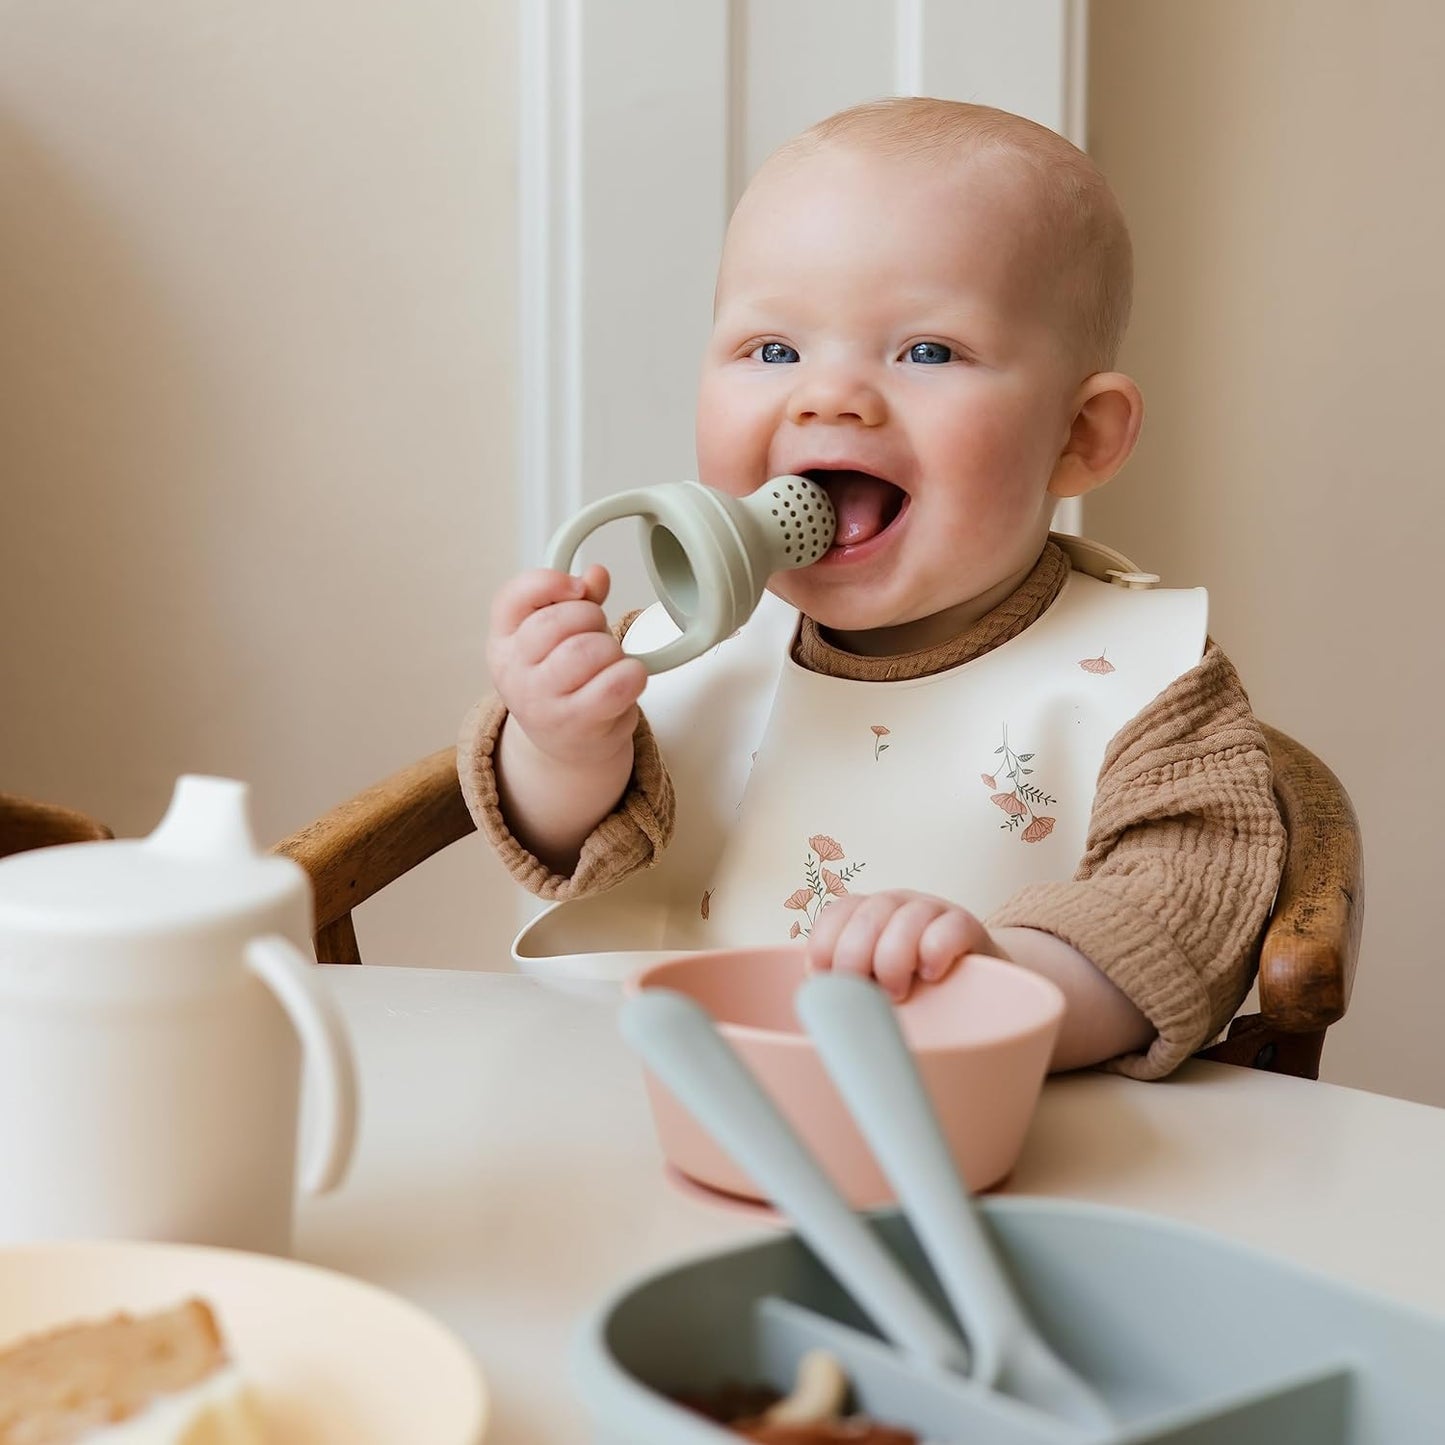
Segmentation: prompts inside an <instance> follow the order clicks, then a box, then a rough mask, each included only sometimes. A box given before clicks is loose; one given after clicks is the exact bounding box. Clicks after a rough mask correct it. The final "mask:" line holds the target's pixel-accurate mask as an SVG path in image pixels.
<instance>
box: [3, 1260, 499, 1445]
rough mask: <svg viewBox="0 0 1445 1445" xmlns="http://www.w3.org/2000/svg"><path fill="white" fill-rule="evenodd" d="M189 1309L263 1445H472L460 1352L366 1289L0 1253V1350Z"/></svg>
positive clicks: (269, 1269)
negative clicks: (232, 1373) (220, 1353)
mask: <svg viewBox="0 0 1445 1445" xmlns="http://www.w3.org/2000/svg"><path fill="white" fill-rule="evenodd" d="M191 1297H197V1298H200V1299H203V1300H204V1301H205V1302H206V1303H207V1304H208V1305H210V1307H211V1308H212V1310H213V1311H214V1312H215V1315H216V1318H217V1320H218V1322H219V1324H220V1326H221V1330H222V1333H223V1334H224V1335H225V1337H226V1341H227V1343H228V1345H229V1346H230V1351H231V1355H232V1358H233V1359H234V1360H235V1362H236V1364H237V1365H238V1366H239V1367H240V1369H241V1372H242V1374H243V1375H244V1376H245V1378H246V1380H247V1381H248V1382H249V1383H250V1384H251V1385H252V1387H253V1388H254V1391H255V1394H256V1398H257V1402H258V1404H259V1406H260V1408H261V1411H262V1414H263V1416H264V1418H265V1421H266V1424H267V1426H268V1427H269V1429H270V1430H271V1432H272V1434H271V1440H272V1441H273V1442H274V1445H401V1442H405V1445H481V1441H482V1437H483V1433H484V1429H485V1426H486V1420H487V1394H486V1388H485V1386H484V1384H483V1382H482V1377H481V1373H480V1371H479V1370H478V1369H477V1365H476V1362H475V1361H474V1360H473V1358H472V1356H471V1354H470V1353H469V1351H468V1350H467V1349H466V1347H465V1346H464V1345H463V1344H462V1343H461V1341H460V1340H458V1339H457V1338H456V1336H454V1335H453V1334H452V1333H451V1332H450V1331H449V1330H447V1329H445V1328H443V1327H442V1326H441V1325H440V1324H438V1323H437V1322H436V1321H435V1320H434V1319H432V1318H431V1316H430V1315H427V1314H424V1313H423V1312H422V1311H421V1310H419V1309H417V1308H416V1307H415V1306H413V1305H410V1304H407V1303H406V1302H405V1301H404V1300H400V1299H398V1298H396V1296H394V1295H390V1294H387V1293H386V1292H385V1291H383V1290H379V1289H377V1288H375V1287H374V1286H373V1285H369V1284H363V1283H362V1282H361V1281H360V1280H355V1279H351V1278H349V1277H348V1276H346V1275H342V1274H336V1273H333V1272H332V1271H330V1270H325V1269H318V1268H316V1267H315V1266H313V1265H306V1264H298V1263H296V1262H294V1261H292V1260H285V1259H273V1258H271V1257H270V1256H268V1255H260V1254H243V1253H241V1252H239V1251H234V1250H224V1249H206V1248H201V1247H198V1246H193V1245H177V1244H142V1243H130V1242H121V1241H116V1242H96V1243H88V1242H87V1243H70V1242H65V1243H57V1244H34V1245H16V1246H11V1247H8V1248H4V1249H0V1348H4V1347H6V1346H8V1345H10V1344H12V1343H16V1342H18V1341H19V1340H20V1339H21V1338H23V1337H25V1336H28V1335H32V1334H36V1333H38V1332H41V1331H45V1330H50V1329H55V1328H57V1327H59V1326H62V1325H68V1324H73V1323H78V1322H83V1321H87V1320H95V1319H100V1318H104V1317H105V1316H107V1315H113V1314H115V1313H117V1312H119V1311H125V1312H127V1313H130V1314H135V1313H139V1312H142V1311H152V1310H159V1309H167V1308H170V1307H171V1306H173V1305H176V1304H179V1303H181V1301H183V1300H185V1299H188V1298H191Z"/></svg>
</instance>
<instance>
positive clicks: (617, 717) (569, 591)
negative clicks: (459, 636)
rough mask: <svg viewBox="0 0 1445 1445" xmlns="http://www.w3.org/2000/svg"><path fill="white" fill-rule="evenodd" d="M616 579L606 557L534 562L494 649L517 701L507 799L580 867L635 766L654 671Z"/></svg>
mask: <svg viewBox="0 0 1445 1445" xmlns="http://www.w3.org/2000/svg"><path fill="white" fill-rule="evenodd" d="M608 586H609V580H608V576H607V572H606V569H605V568H602V567H595V566H594V567H590V568H588V570H587V573H586V575H585V576H583V577H571V576H568V575H566V574H565V573H562V572H553V571H546V570H539V571H535V572H528V573H524V574H523V575H522V576H521V577H518V578H515V579H514V580H513V581H512V582H510V583H508V584H507V585H506V586H505V587H503V588H502V590H501V592H499V593H498V595H497V600H496V602H495V604H494V605H493V608H492V623H491V631H490V635H489V637H488V643H487V660H488V663H489V664H490V666H491V671H492V678H493V681H494V682H495V684H496V688H497V693H498V695H499V696H500V698H501V700H502V702H503V703H504V704H505V705H506V708H507V718H506V721H505V723H504V724H503V726H502V730H501V734H500V736H499V737H498V739H497V743H496V747H495V751H494V756H493V766H494V768H495V773H496V786H497V794H498V801H499V805H500V808H501V812H502V815H503V817H504V818H505V819H506V821H507V824H508V826H509V827H510V829H511V832H512V834H513V836H514V837H515V838H516V839H517V841H518V842H519V843H521V844H522V845H523V847H525V848H527V849H528V850H530V852H531V853H532V854H533V855H534V856H535V857H537V858H538V859H539V860H541V862H543V863H544V864H546V865H547V866H548V867H549V868H551V869H552V870H553V871H554V872H557V873H570V872H571V871H572V869H573V868H575V866H576V864H577V859H578V856H579V853H580V851H581V848H582V844H583V842H584V841H585V840H586V839H587V837H588V836H589V835H590V834H591V833H592V832H593V830H594V829H595V828H596V827H597V825H598V824H599V823H600V822H601V821H602V819H603V818H605V817H607V815H608V814H609V813H611V812H612V811H613V809H614V808H615V807H616V806H617V804H618V802H619V800H620V799H621V798H622V796H623V794H624V793H625V792H626V791H627V786H628V781H629V779H630V778H631V776H632V769H633V761H634V751H633V732H634V730H635V729H636V727H637V722H638V708H637V700H638V698H639V697H640V696H641V695H642V689H643V687H644V685H645V684H646V681H647V673H646V670H645V669H644V667H643V665H642V663H640V662H639V661H638V660H637V659H636V658H632V657H628V656H627V655H626V654H625V653H624V652H623V650H622V646H621V644H620V643H619V642H618V641H617V639H616V638H615V637H614V636H613V635H612V633H611V631H610V630H609V629H608V626H607V619H606V617H605V615H604V614H603V611H602V603H603V602H604V601H606V598H607V591H608Z"/></svg>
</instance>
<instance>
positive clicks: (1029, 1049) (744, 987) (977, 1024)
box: [627, 946, 1064, 1209]
mask: <svg viewBox="0 0 1445 1445" xmlns="http://www.w3.org/2000/svg"><path fill="white" fill-rule="evenodd" d="M803 978H804V971H803V950H802V948H801V947H799V946H785V947H778V948H730V949H718V950H716V951H712V952H707V953H692V954H687V955H685V956H683V957H680V958H672V959H667V960H666V961H664V962H662V963H655V964H651V965H649V966H648V967H646V968H642V969H640V970H638V972H637V973H635V974H634V975H633V976H632V977H631V978H630V979H629V980H628V981H627V991H628V992H629V993H635V992H638V991H640V990H642V989H648V988H668V989H674V990H676V991H677V992H678V993H682V994H686V995H687V996H688V997H690V998H692V999H694V1000H696V1002H697V1003H699V1004H701V1005H702V1007H703V1008H704V1009H706V1010H707V1012H708V1013H709V1014H710V1015H711V1016H712V1018H713V1019H714V1020H715V1021H716V1022H717V1024H718V1026H719V1028H720V1029H721V1031H722V1033H723V1034H724V1035H725V1036H726V1038H727V1040H728V1042H729V1043H731V1044H732V1046H733V1048H734V1049H736V1050H737V1052H738V1053H739V1054H740V1055H741V1056H742V1058H743V1061H744V1062H745V1063H746V1064H747V1066H748V1067H749V1068H750V1069H751V1070H752V1072H753V1074H754V1075H755V1076H756V1077H757V1079H758V1081H759V1083H761V1084H762V1086H763V1087H764V1088H765V1089H766V1090H767V1091H768V1093H769V1094H771V1095H772V1097H773V1099H774V1100H775V1101H776V1103H777V1104H778V1106H779V1107H780V1108H781V1109H782V1111H783V1113H784V1114H785V1115H786V1116H787V1117H788V1120H789V1122H791V1124H792V1125H793V1127H794V1128H795V1129H796V1130H797V1131H798V1133H799V1134H800V1135H801V1136H802V1137H803V1139H804V1140H805V1141H806V1143H807V1145H808V1147H809V1148H810V1149H811V1150H812V1151H813V1153H814V1154H815V1155H816V1156H817V1158H818V1160H819V1162H820V1163H821V1164H822V1165H823V1167H824V1169H826V1170H827V1172H828V1173H829V1174H830V1175H831V1176H832V1178H833V1181H834V1183H836V1184H837V1185H838V1187H839V1188H840V1189H841V1190H842V1192H843V1194H844V1195H845V1196H846V1197H847V1199H848V1202H849V1203H850V1204H852V1205H853V1207H854V1208H855V1209H872V1208H875V1207H877V1206H879V1205H883V1204H888V1203H891V1202H892V1201H893V1192H892V1190H891V1189H889V1187H888V1184H887V1181H886V1180H885V1179H884V1178H883V1175H882V1174H881V1173H880V1171H879V1169H878V1166H877V1164H876V1163H875V1162H874V1159H873V1156H872V1154H871V1153H870V1152H869V1150H868V1146H867V1145H866V1144H865V1143H864V1142H863V1138H862V1136H861V1135H860V1134H859V1133H858V1129H857V1126H856V1125H855V1124H854V1123H853V1121H852V1119H851V1118H850V1117H849V1114H848V1111H847V1109H846V1108H845V1107H844V1104H843V1101H842V1099H841V1098H840V1097H839V1096H838V1094H837V1092H836V1090H835V1089H834V1088H833V1085H832V1082H831V1081H830V1080H829V1078H828V1076H827V1073H826V1072H825V1070H824V1068H823V1065H822V1061H821V1060H820V1059H819V1058H818V1055H817V1053H816V1051H815V1050H814V1048H813V1045H812V1042H811V1041H810V1040H809V1038H808V1036H807V1034H805V1033H804V1032H803V1030H802V1027H801V1025H799V1023H798V1022H797V1019H796V1017H795V1015H794V1013H793V993H794V991H795V990H796V989H797V987H798V985H799V984H800V983H801V982H802V981H803ZM1063 1014H1064V998H1063V995H1062V994H1061V993H1060V992H1059V990H1058V989H1057V988H1055V987H1054V985H1053V984H1051V983H1049V982H1048V980H1047V979H1042V978H1039V977H1038V976H1037V975H1036V974H1032V973H1028V972H1026V971H1025V970H1023V969H1021V968H1016V967H1014V966H1013V965H1012V964H1007V963H1002V962H1000V961H998V960H997V959H992V958H984V957H981V956H976V957H972V958H970V959H968V961H967V962H966V963H965V964H964V965H962V966H961V967H959V968H956V969H954V971H953V972H952V973H951V974H950V975H949V976H948V977H947V978H946V979H944V980H943V982H942V983H937V984H926V985H919V986H917V987H916V988H915V989H914V991H913V993H912V995H911V996H910V997H909V999H908V1000H907V1002H905V1003H903V1004H901V1005H900V1006H899V1009H898V1018H899V1022H900V1023H901V1024H902V1026H903V1033H904V1036H905V1037H906V1038H907V1040H908V1043H909V1045H910V1047H911V1048H912V1050H913V1053H914V1056H915V1058H916V1059H917V1061H918V1065H919V1069H920V1071H921V1072H922V1074H923V1080H924V1083H925V1084H926V1086H927V1088H928V1093H929V1097H930V1098H931V1099H932V1100H933V1107H934V1109H935V1110H936V1111H937V1112H938V1116H939V1120H940V1122H941V1123H942V1125H943V1131H944V1134H945V1135H946V1136H947V1139H948V1146H949V1149H950V1150H951V1151H952V1153H953V1157H954V1160H955V1161H956V1162H957V1164H958V1166H959V1168H960V1170H961V1172H962V1174H963V1177H964V1180H965V1181H966V1182H967V1184H968V1187H969V1188H970V1189H972V1190H981V1189H988V1188H990V1187H991V1186H993V1185H995V1184H997V1183H998V1182H999V1181H1000V1180H1002V1179H1003V1178H1004V1177H1005V1176H1006V1175H1007V1174H1008V1172H1009V1171H1010V1170H1011V1169H1012V1168H1013V1166H1014V1162H1015V1161H1016V1160H1017V1159H1018V1156H1019V1151H1020V1150H1021V1149H1022V1148H1023V1142H1024V1135H1025V1134H1026V1133H1027V1132H1028V1127H1029V1121H1030V1120H1031V1119H1032V1117H1033V1112H1034V1107H1035V1105H1036V1104H1037V1103H1038V1098H1039V1091H1040V1090H1041V1089H1042V1087H1043V1082H1044V1078H1045V1076H1046V1074H1047V1073H1048V1066H1049V1056H1050V1055H1051V1053H1052V1052H1053V1046H1054V1039H1055V1038H1056V1037H1057V1035H1058V1031H1059V1026H1060V1024H1061V1022H1062V1020H1063ZM647 1091H648V1097H649V1099H650V1101H651V1104H652V1115H653V1120H654V1122H655V1124H656V1126H657V1134H658V1138H659V1140H660V1142H661V1144H662V1152H663V1153H664V1155H666V1157H667V1159H668V1162H669V1163H671V1164H672V1165H673V1167H674V1168H676V1169H678V1170H680V1171H681V1172H682V1173H683V1174H685V1175H687V1177H688V1178H690V1179H692V1180H695V1181H696V1182H697V1183H699V1184H703V1185H705V1186H707V1187H708V1188H710V1189H716V1190H721V1191H722V1192H724V1193H726V1194H733V1195H737V1196H739V1197H741V1198H744V1199H760V1198H762V1194H761V1192H760V1191H759V1190H758V1189H757V1188H756V1187H755V1186H754V1184H753V1183H752V1181H751V1180H750V1179H749V1178H748V1176H747V1175H746V1174H745V1173H743V1171H742V1170H740V1169H739V1168H738V1167H737V1166H736V1165H735V1164H734V1163H733V1162H732V1160H731V1159H729V1158H728V1156H727V1155H726V1154H725V1153H723V1151H722V1149H721V1148H719V1147H718V1145H716V1144H715V1143H713V1141H712V1138H711V1136H710V1135H708V1134H707V1133H706V1132H705V1131H704V1130H703V1129H702V1127H701V1126H700V1125H698V1124H696V1123H695V1122H694V1121H693V1118H692V1115H691V1114H689V1113H688V1112H687V1111H686V1110H685V1109H684V1108H683V1107H682V1106H681V1105H680V1104H679V1103H678V1102H677V1101H676V1100H675V1099H674V1098H673V1097H672V1095H671V1094H669V1093H668V1092H667V1090H665V1089H664V1088H662V1086H661V1085H660V1084H658V1083H657V1081H656V1080H655V1079H653V1078H652V1076H651V1075H650V1074H649V1075H648V1076H647Z"/></svg>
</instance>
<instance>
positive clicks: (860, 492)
mask: <svg viewBox="0 0 1445 1445" xmlns="http://www.w3.org/2000/svg"><path fill="white" fill-rule="evenodd" d="M824 475H825V476H826V478H827V481H826V483H825V485H826V487H827V491H828V498H829V500H830V501H831V502H832V503H833V510H834V511H835V512H836V513H837V514H838V531H837V533H836V534H835V535H834V538H833V545H834V546H835V547H856V546H857V545H858V544H859V543H860V542H866V541H867V540H868V539H869V538H870V537H876V536H877V535H878V534H879V532H881V531H882V530H883V528H884V527H886V526H887V525H888V522H889V520H891V519H890V518H889V516H888V510H889V506H890V503H891V502H892V499H893V498H894V496H895V495H896V489H895V488H894V487H891V486H890V485H889V484H888V483H887V482H882V481H879V480H878V478H877V477H870V476H869V475H868V473H867V472H827V473H825V474H824Z"/></svg>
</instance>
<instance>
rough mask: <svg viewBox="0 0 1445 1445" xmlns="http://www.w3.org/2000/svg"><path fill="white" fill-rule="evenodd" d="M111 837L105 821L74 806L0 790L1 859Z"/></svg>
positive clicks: (113, 835)
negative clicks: (22, 796)
mask: <svg viewBox="0 0 1445 1445" xmlns="http://www.w3.org/2000/svg"><path fill="white" fill-rule="evenodd" d="M113 837H115V834H114V833H112V832H111V831H110V829H109V828H107V827H106V826H105V824H104V823H97V822H96V821H95V819H94V818H89V817H87V816H86V815H85V814H84V813H77V812H76V811H75V809H74V808H62V807H61V806H60V805H59V804H57V803H36V802H32V801H31V800H30V799H29V798H21V797H17V796H16V795H15V794H13V793H0V858H3V857H6V856H7V855H9V854H11V853H26V852H28V851H29V850H30V849H32V848H50V847H53V846H55V845H56V844H57V843H95V842H99V841H101V840H102V839H105V838H113Z"/></svg>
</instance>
